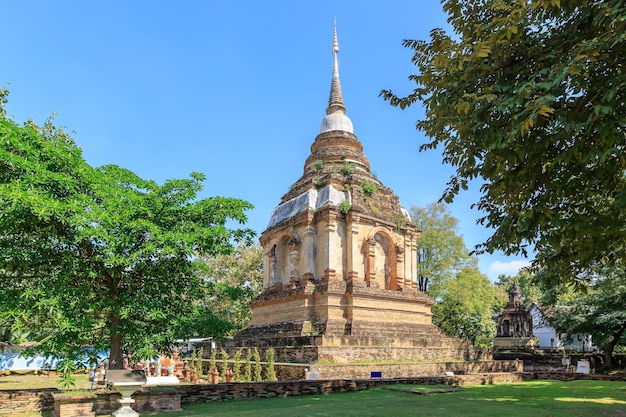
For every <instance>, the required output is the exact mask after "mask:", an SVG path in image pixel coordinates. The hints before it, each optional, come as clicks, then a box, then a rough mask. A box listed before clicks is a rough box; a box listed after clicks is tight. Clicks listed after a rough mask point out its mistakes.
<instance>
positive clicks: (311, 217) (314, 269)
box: [229, 29, 474, 363]
mask: <svg viewBox="0 0 626 417" xmlns="http://www.w3.org/2000/svg"><path fill="white" fill-rule="evenodd" d="M338 52H339V46H338V43H337V31H336V29H335V36H334V42H333V47H332V53H333V55H334V67H333V73H332V81H331V89H330V99H329V103H328V107H327V109H326V116H325V117H324V118H323V120H322V124H321V128H320V133H319V134H318V135H317V137H316V138H315V141H314V142H313V144H312V145H311V154H310V155H309V157H308V158H307V159H306V161H305V163H304V172H303V174H302V176H301V177H300V178H299V179H298V180H297V181H296V182H295V183H293V185H292V186H291V188H290V191H289V192H287V193H286V194H285V195H284V196H283V197H282V199H281V202H280V204H279V205H278V206H277V207H276V208H275V209H274V211H273V213H272V215H271V218H270V221H269V225H268V227H267V229H266V230H265V231H264V232H263V233H262V235H261V237H260V242H261V246H262V248H263V250H264V252H265V257H264V265H263V277H264V278H263V291H262V293H261V294H260V295H259V297H258V298H257V299H256V300H254V301H253V302H252V304H251V307H252V325H251V326H250V327H249V328H248V329H246V330H244V331H243V332H241V333H240V334H239V335H237V336H236V337H235V339H234V340H233V341H231V342H230V343H229V347H230V348H240V347H250V348H252V347H258V348H259V349H260V350H261V351H263V350H265V349H267V348H270V347H272V348H274V349H275V351H276V359H277V360H281V361H292V362H305V363H307V362H313V361H320V360H323V361H332V362H343V363H346V362H354V361H358V360H396V361H397V360H428V359H437V360H458V359H463V358H470V357H471V356H472V355H473V352H474V351H473V348H472V346H471V345H470V344H468V343H465V342H462V341H459V340H456V339H452V338H448V337H446V336H445V335H444V334H443V333H442V331H441V330H440V329H439V328H438V327H436V326H435V325H433V323H432V320H431V318H432V313H431V307H432V305H433V303H434V300H433V299H432V298H430V297H428V296H427V295H425V294H423V293H421V292H420V291H418V290H417V288H416V271H417V265H416V262H417V261H416V260H417V256H416V255H417V247H418V239H419V237H420V232H419V230H418V229H417V228H416V227H415V226H414V225H413V224H412V223H411V222H410V220H411V219H410V216H409V214H408V212H407V211H406V210H405V209H404V208H402V207H401V206H400V204H399V199H398V197H397V196H396V195H395V194H394V193H393V192H392V190H391V189H389V188H387V187H385V186H384V185H383V184H382V183H381V182H380V181H379V180H378V179H377V178H376V176H375V175H373V174H372V172H371V171H370V163H369V161H368V159H367V158H366V157H365V155H364V154H363V145H362V144H361V142H360V141H359V139H358V138H357V137H356V135H355V134H354V131H353V126H352V121H351V120H350V119H349V118H348V116H346V107H345V106H344V102H343V97H342V91H341V85H340V82H339V70H338V63H337V54H338ZM390 149H392V148H390Z"/></svg>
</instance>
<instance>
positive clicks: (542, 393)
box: [142, 380, 626, 417]
mask: <svg viewBox="0 0 626 417" xmlns="http://www.w3.org/2000/svg"><path fill="white" fill-rule="evenodd" d="M434 388H435V389H437V390H438V389H440V387H434ZM411 390H414V391H415V392H409V391H411ZM418 393H421V394H424V387H423V386H410V385H392V386H385V387H379V388H375V389H371V390H368V391H361V392H352V393H345V394H334V395H325V396H301V397H286V398H268V399H260V400H241V401H227V402H221V403H209V404H195V405H185V406H184V410H183V411H182V412H180V413H152V414H142V415H150V416H159V417H165V416H169V417H173V416H237V417H245V416H251V417H259V416H271V417H283V416H284V417H287V416H289V417H294V416H307V417H308V416H312V417H313V416H333V417H334V416H393V417H396V416H432V417H444V416H445V417H450V416H465V417H474V416H476V417H478V416H480V417H489V416H494V417H495V416H497V417H502V416H510V417H578V416H581V417H582V416H585V417H588V416H594V417H600V416H607V417H617V416H619V417H625V416H626V384H624V383H623V382H605V381H570V382H562V381H549V380H539V381H529V382H522V383H514V384H502V385H479V386H472V387H464V388H463V389H462V390H458V391H454V392H447V393H437V394H432V395H416V394H418Z"/></svg>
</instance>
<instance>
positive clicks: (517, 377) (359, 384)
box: [181, 372, 532, 404]
mask: <svg viewBox="0 0 626 417" xmlns="http://www.w3.org/2000/svg"><path fill="white" fill-rule="evenodd" d="M530 378H532V374H526V373H509V372H503V373H490V374H481V375H455V376H437V377H415V378H381V379H333V380H316V381H275V382H239V383H230V384H217V385H208V384H207V385H183V386H181V389H182V390H183V397H182V403H183V404H197V403H207V402H217V401H228V400H238V399H255V398H273V397H290V396H298V395H325V394H338V393H342V392H350V391H363V390H367V389H370V388H373V387H376V386H379V385H386V384H419V385H452V386H464V385H487V384H504V383H510V382H521V381H524V380H527V379H530Z"/></svg>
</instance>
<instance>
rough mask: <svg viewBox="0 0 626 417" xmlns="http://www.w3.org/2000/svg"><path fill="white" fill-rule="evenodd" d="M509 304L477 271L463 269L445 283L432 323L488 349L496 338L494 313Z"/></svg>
mask: <svg viewBox="0 0 626 417" xmlns="http://www.w3.org/2000/svg"><path fill="white" fill-rule="evenodd" d="M505 303H506V298H505V297H504V295H503V294H501V293H500V292H497V291H496V288H495V286H494V285H493V284H492V283H491V282H489V279H487V277H486V276H485V275H483V274H482V273H481V272H480V271H479V270H478V269H476V268H474V267H466V268H463V269H462V270H461V271H460V272H459V273H457V274H456V276H455V277H454V278H453V279H451V280H449V281H448V282H446V284H445V287H444V288H443V291H442V294H441V297H440V300H439V301H438V302H437V303H436V304H435V305H434V306H433V308H432V312H433V323H435V324H436V325H437V326H439V327H440V328H441V329H442V330H443V331H444V332H445V333H446V334H447V335H449V336H454V337H458V338H461V339H464V340H469V341H470V342H472V343H473V344H474V346H477V347H489V346H491V344H492V342H493V338H494V337H495V335H496V326H495V322H494V320H493V314H494V311H500V310H501V308H502V307H503V306H504V304H505Z"/></svg>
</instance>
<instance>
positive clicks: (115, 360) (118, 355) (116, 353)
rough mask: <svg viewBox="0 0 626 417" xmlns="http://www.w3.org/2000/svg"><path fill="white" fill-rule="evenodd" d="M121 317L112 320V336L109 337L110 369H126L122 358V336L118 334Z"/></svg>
mask: <svg viewBox="0 0 626 417" xmlns="http://www.w3.org/2000/svg"><path fill="white" fill-rule="evenodd" d="M119 322H120V317H119V316H114V317H113V318H112V319H111V336H110V337H109V345H110V352H109V369H124V361H123V357H122V353H123V352H122V336H121V335H120V334H118V329H117V327H118V324H119Z"/></svg>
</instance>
